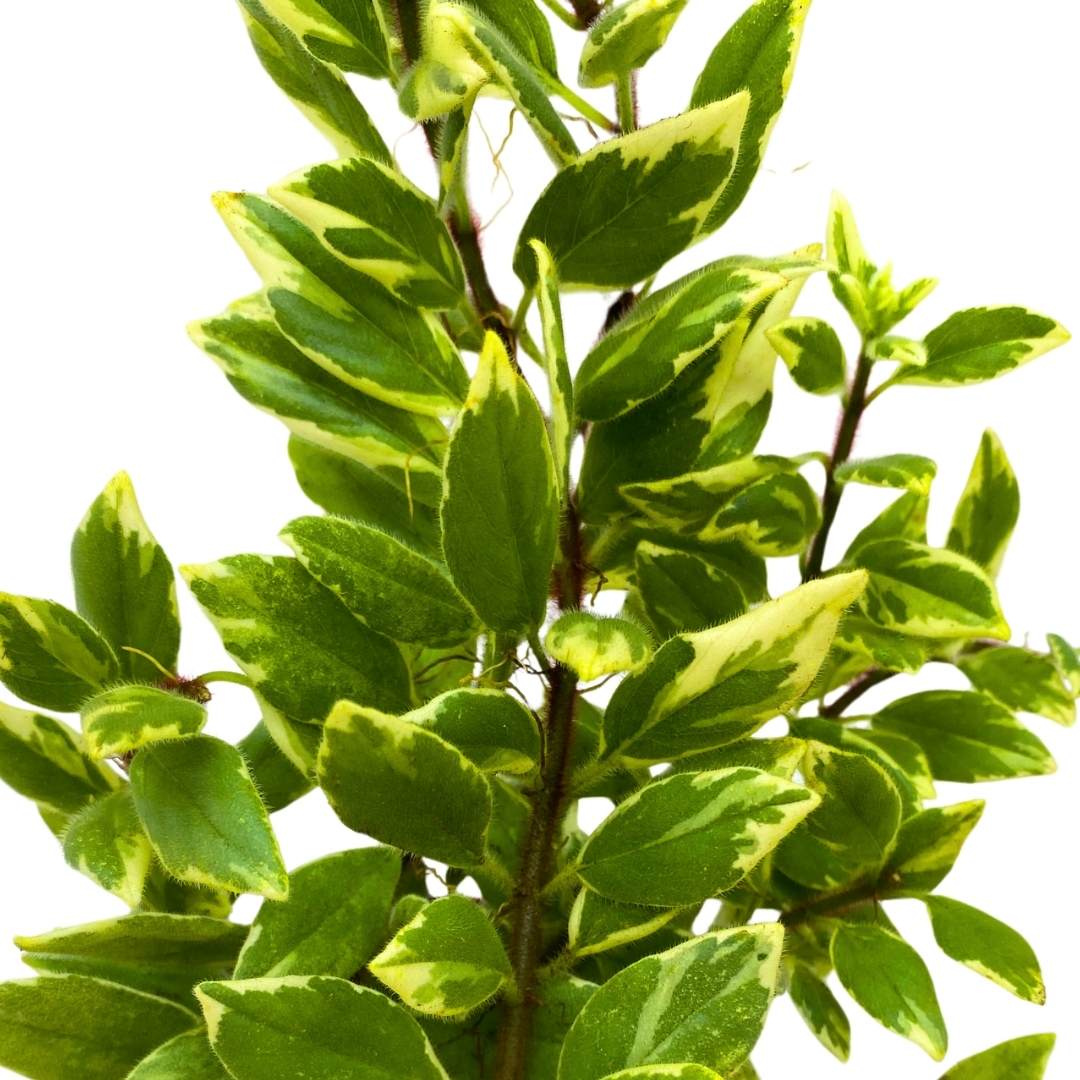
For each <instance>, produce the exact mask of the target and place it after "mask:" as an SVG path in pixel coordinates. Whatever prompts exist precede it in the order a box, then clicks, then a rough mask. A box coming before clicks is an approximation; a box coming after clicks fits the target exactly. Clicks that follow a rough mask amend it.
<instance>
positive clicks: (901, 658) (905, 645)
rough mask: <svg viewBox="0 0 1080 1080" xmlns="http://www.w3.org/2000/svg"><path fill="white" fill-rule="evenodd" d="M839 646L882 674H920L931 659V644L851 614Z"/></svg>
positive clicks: (839, 635)
mask: <svg viewBox="0 0 1080 1080" xmlns="http://www.w3.org/2000/svg"><path fill="white" fill-rule="evenodd" d="M836 644H837V645H839V646H842V647H843V648H845V649H847V650H848V651H849V652H851V653H854V654H855V655H857V656H861V657H865V658H866V660H867V661H868V663H869V664H872V665H873V666H874V667H879V668H881V669H882V670H883V671H905V672H911V673H914V672H916V671H920V670H921V669H922V667H923V666H924V665H925V664H926V662H927V661H928V660H929V659H930V648H931V644H932V643H931V642H926V641H922V640H920V639H919V638H915V637H907V636H906V635H904V634H898V633H897V632H896V631H894V630H886V629H885V628H884V627H882V626H878V625H877V624H876V623H872V622H871V621H870V620H869V619H868V618H866V616H864V615H860V614H859V613H858V612H851V613H850V614H848V615H847V616H846V617H845V619H844V621H843V622H842V623H841V624H840V629H839V630H837V632H836Z"/></svg>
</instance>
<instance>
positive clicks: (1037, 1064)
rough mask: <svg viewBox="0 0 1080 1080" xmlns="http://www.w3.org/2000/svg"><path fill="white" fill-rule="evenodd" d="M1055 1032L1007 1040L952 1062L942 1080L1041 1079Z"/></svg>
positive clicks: (1052, 1047)
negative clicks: (955, 1062) (954, 1062)
mask: <svg viewBox="0 0 1080 1080" xmlns="http://www.w3.org/2000/svg"><path fill="white" fill-rule="evenodd" d="M1056 1041H1057V1039H1056V1036H1054V1035H1027V1036H1025V1037H1024V1038H1021V1039H1010V1040H1009V1041H1008V1042H1003V1043H1000V1044H998V1045H997V1046H994V1047H991V1049H989V1050H984V1051H983V1052H982V1053H981V1054H976V1055H975V1056H974V1057H969V1058H965V1059H964V1060H963V1061H960V1062H958V1063H957V1064H955V1065H954V1066H953V1067H952V1068H951V1069H950V1070H949V1071H948V1072H947V1073H946V1074H945V1075H944V1076H943V1077H942V1078H941V1080H1043V1077H1044V1076H1045V1075H1046V1066H1047V1065H1048V1064H1049V1062H1050V1054H1051V1053H1052V1052H1053V1049H1054V1043H1055V1042H1056Z"/></svg>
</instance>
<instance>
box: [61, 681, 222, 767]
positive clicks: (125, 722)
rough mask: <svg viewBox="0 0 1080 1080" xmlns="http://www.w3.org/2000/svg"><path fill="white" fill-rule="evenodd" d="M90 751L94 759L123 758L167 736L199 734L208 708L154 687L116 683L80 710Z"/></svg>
mask: <svg viewBox="0 0 1080 1080" xmlns="http://www.w3.org/2000/svg"><path fill="white" fill-rule="evenodd" d="M79 716H80V718H81V719H82V729H83V738H84V740H85V742H86V749H87V752H88V753H89V754H90V756H91V757H94V758H98V759H100V758H110V757H122V756H123V755H124V754H128V753H130V752H131V751H133V750H138V749H140V748H141V747H143V746H148V745H149V744H150V743H154V742H164V741H165V740H167V739H182V738H184V737H185V736H187V735H198V733H199V732H200V731H202V729H203V726H204V725H205V724H206V719H207V717H206V707H205V706H204V705H202V704H200V703H199V702H198V701H194V700H192V699H191V698H186V697H183V696H182V695H180V694H176V693H171V692H169V691H167V690H159V689H157V688H156V687H154V686H140V685H138V684H132V685H130V686H114V687H112V688H111V689H109V690H103V691H102V692H101V693H100V694H96V695H95V696H94V697H92V698H91V699H90V700H89V701H87V702H86V703H85V704H84V705H83V706H82V708H81V709H80V710H79Z"/></svg>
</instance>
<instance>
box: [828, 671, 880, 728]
mask: <svg viewBox="0 0 1080 1080" xmlns="http://www.w3.org/2000/svg"><path fill="white" fill-rule="evenodd" d="M898 674H899V672H896V671H866V672H863V674H862V675H860V676H859V677H858V678H857V679H855V680H854V681H853V682H852V683H851V685H850V686H849V687H848V688H847V689H846V690H845V691H844V692H843V693H842V694H841V695H840V696H839V697H838V698H836V700H835V701H832V702H830V704H828V705H822V707H821V709H820V711H819V713H818V715H819V716H824V717H826V718H827V719H829V720H835V719H837V718H838V717H841V716H843V715H844V713H845V712H846V711H847V710H848V709H850V708H851V706H852V705H854V704H855V702H856V701H858V700H859V698H861V697H862V696H863V694H865V693H867V691H869V690H873V689H874V687H875V686H878V685H880V684H881V683H883V682H885V681H886V679H891V678H892V677H893V676H894V675H898Z"/></svg>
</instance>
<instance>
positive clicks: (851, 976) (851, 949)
mask: <svg viewBox="0 0 1080 1080" xmlns="http://www.w3.org/2000/svg"><path fill="white" fill-rule="evenodd" d="M832 959H833V964H834V965H835V966H836V974H837V975H838V976H839V977H840V981H841V982H842V983H843V984H844V989H845V990H847V992H848V993H849V994H850V995H851V996H852V997H853V998H854V999H855V1001H857V1002H858V1003H859V1004H860V1005H861V1006H862V1007H863V1008H864V1009H865V1010H866V1011H867V1012H868V1013H869V1014H870V1015H871V1016H872V1017H873V1018H874V1019H875V1020H877V1021H878V1023H880V1024H882V1025H883V1026H884V1027H887V1028H888V1029H889V1030H890V1031H895V1032H896V1033H897V1034H898V1035H902V1036H903V1037H904V1038H905V1039H910V1040H911V1041H912V1042H913V1043H915V1044H916V1045H917V1046H920V1047H922V1049H923V1050H925V1051H926V1052H927V1053H928V1054H929V1055H930V1056H931V1057H932V1058H933V1059H934V1060H935V1061H940V1060H941V1059H942V1058H943V1057H944V1056H945V1051H946V1049H947V1047H948V1036H947V1034H946V1032H945V1021H944V1020H943V1019H942V1017H941V1009H940V1007H939V1006H938V1001H937V995H936V994H935V993H934V984H933V983H932V982H931V980H930V973H929V972H928V971H927V970H926V965H925V964H924V963H923V962H922V960H921V958H920V957H919V954H918V953H917V952H916V951H915V950H914V949H913V948H912V947H911V946H910V945H909V944H908V943H907V942H906V941H904V940H903V939H902V938H899V937H897V935H896V934H894V933H892V932H891V931H889V930H885V929H882V928H881V927H879V926H853V925H844V924H841V925H840V926H839V927H838V929H837V930H836V933H835V934H834V935H833V940H832Z"/></svg>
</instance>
